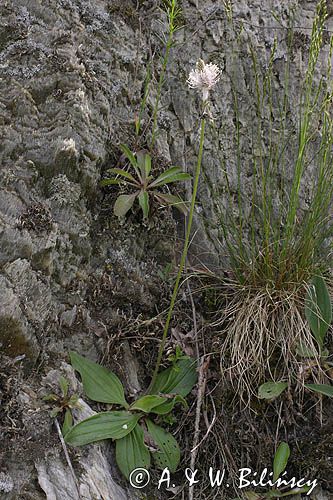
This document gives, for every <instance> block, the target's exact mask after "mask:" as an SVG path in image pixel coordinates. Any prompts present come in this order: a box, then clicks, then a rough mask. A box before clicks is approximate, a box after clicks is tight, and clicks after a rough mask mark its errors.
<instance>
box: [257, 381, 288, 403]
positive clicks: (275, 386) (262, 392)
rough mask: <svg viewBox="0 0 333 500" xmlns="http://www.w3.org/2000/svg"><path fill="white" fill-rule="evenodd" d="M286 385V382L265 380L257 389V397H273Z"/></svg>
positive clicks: (278, 394)
mask: <svg viewBox="0 0 333 500" xmlns="http://www.w3.org/2000/svg"><path fill="white" fill-rule="evenodd" d="M287 387H288V384H287V383H286V382H273V381H270V382H265V383H264V384H262V385H261V386H260V387H259V389H258V398H260V399H274V398H277V397H278V396H280V394H281V393H282V392H283V391H284V390H285V389H286V388H287Z"/></svg>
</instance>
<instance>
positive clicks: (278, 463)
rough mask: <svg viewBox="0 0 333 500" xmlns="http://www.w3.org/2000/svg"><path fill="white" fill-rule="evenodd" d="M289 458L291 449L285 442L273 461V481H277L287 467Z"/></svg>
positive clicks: (280, 445) (281, 444)
mask: <svg viewBox="0 0 333 500" xmlns="http://www.w3.org/2000/svg"><path fill="white" fill-rule="evenodd" d="M289 456H290V448H289V446H288V444H287V443H285V442H282V443H280V444H279V447H278V449H277V450H276V453H275V456H274V461H273V481H276V480H277V479H278V478H279V477H280V474H282V472H283V471H284V470H285V468H286V467H287V463H288V460H289Z"/></svg>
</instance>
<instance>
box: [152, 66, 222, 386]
mask: <svg viewBox="0 0 333 500" xmlns="http://www.w3.org/2000/svg"><path fill="white" fill-rule="evenodd" d="M211 66H214V69H212V68H211ZM219 76H220V70H219V69H218V67H217V66H215V65H211V64H208V65H205V63H204V62H203V61H202V60H201V59H200V60H199V61H198V63H197V65H196V70H194V71H191V73H190V76H189V79H188V81H187V83H188V85H189V87H190V88H196V89H198V90H201V91H202V94H203V95H202V97H203V105H204V110H205V107H206V104H207V100H208V95H209V91H210V90H211V89H212V88H213V87H214V85H215V84H216V83H217V82H218V80H219ZM205 124H206V119H205V115H203V117H202V119H201V126H200V144H199V154H198V160H197V166H196V170H195V176H194V182H193V191H192V197H191V207H190V213H189V217H188V222H187V227H186V234H185V243H184V248H183V252H182V256H181V259H180V263H179V268H178V273H177V277H176V281H175V285H174V288H173V292H172V296H171V301H170V306H169V310H168V315H167V319H166V322H165V326H164V330H163V335H162V340H161V343H160V347H159V350H158V355H157V361H156V365H155V369H154V373H153V376H152V379H151V382H150V386H149V388H148V391H147V392H148V393H149V392H150V391H151V390H152V388H153V386H154V385H155V382H156V377H157V374H158V371H159V368H160V365H161V361H162V356H163V352H164V348H165V344H166V340H167V336H168V331H169V326H170V321H171V318H172V313H173V309H174V307H175V303H176V298H177V294H178V289H179V284H180V280H181V277H182V273H183V270H184V266H185V262H186V257H187V252H188V246H189V241H190V236H191V227H192V220H193V214H194V208H195V201H196V197H197V191H198V185H199V178H200V171H201V163H202V154H203V146H204V139H205Z"/></svg>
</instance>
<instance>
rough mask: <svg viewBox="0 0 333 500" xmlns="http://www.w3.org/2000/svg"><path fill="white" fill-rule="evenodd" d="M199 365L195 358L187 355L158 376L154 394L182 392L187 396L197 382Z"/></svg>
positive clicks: (152, 391) (153, 388) (153, 390)
mask: <svg viewBox="0 0 333 500" xmlns="http://www.w3.org/2000/svg"><path fill="white" fill-rule="evenodd" d="M196 368H197V365H196V361H195V360H194V359H191V358H190V357H188V356H187V357H185V358H183V359H180V360H179V361H177V363H175V364H174V365H173V366H170V367H169V368H167V369H166V370H164V371H163V372H161V373H159V374H158V375H157V377H156V382H155V384H154V385H153V387H152V390H151V393H152V394H158V393H162V394H180V395H181V396H183V397H185V396H187V395H188V393H189V392H191V390H192V388H193V387H194V385H195V384H196V383H197V370H196Z"/></svg>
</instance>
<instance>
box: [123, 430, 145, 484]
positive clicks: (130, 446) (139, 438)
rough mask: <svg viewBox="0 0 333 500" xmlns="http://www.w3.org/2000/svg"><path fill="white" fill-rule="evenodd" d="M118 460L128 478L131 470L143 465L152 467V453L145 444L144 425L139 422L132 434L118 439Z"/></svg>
mask: <svg viewBox="0 0 333 500" xmlns="http://www.w3.org/2000/svg"><path fill="white" fill-rule="evenodd" d="M116 460H117V464H118V467H119V469H120V470H121V472H122V473H123V474H124V476H125V477H126V478H127V479H128V478H129V476H130V474H131V472H132V471H133V470H134V469H136V468H138V467H143V468H144V469H149V467H150V453H149V451H148V448H147V447H146V445H145V444H144V434H143V430H142V427H141V426H140V425H139V424H137V425H136V426H135V427H134V429H133V431H132V432H131V433H130V434H127V436H125V437H124V438H122V439H117V441H116Z"/></svg>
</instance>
